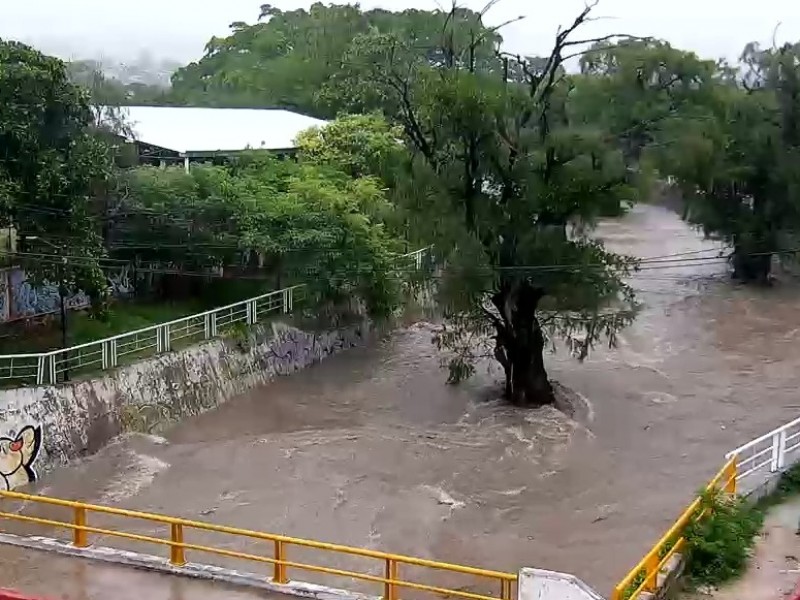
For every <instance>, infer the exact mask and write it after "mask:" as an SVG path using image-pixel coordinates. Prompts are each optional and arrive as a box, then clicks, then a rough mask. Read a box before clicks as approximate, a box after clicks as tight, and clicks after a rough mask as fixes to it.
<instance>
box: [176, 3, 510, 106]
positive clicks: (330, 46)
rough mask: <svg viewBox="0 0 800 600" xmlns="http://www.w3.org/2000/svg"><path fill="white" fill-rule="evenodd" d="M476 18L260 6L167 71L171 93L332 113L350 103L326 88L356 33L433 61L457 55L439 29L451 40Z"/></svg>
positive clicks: (179, 98) (342, 68)
mask: <svg viewBox="0 0 800 600" xmlns="http://www.w3.org/2000/svg"><path fill="white" fill-rule="evenodd" d="M477 17H479V15H477V13H474V12H472V11H469V10H466V9H459V10H458V11H456V12H455V13H453V14H451V13H447V12H443V11H438V10H437V11H424V10H411V9H409V10H405V11H402V12H392V11H387V10H381V9H376V10H370V11H362V10H361V8H360V7H358V6H357V5H336V4H332V5H324V4H322V3H315V4H313V5H312V6H311V7H310V8H309V9H308V10H306V9H297V10H291V11H283V10H280V9H278V8H276V7H273V6H271V5H263V6H262V7H261V14H260V17H259V22H257V23H255V24H252V25H250V24H247V23H243V22H237V23H233V24H232V25H231V34H230V35H229V36H227V37H222V38H218V37H214V38H212V39H211V40H210V41H209V43H208V45H207V46H206V52H205V55H204V56H203V58H202V59H201V60H199V61H198V62H196V63H192V64H190V65H187V66H186V67H184V68H182V69H179V70H178V71H177V72H176V73H175V75H174V76H173V79H172V84H173V90H172V97H173V99H174V101H176V102H179V103H184V104H191V105H204V106H243V107H276V106H280V107H283V108H289V109H294V110H297V111H298V112H301V113H306V114H310V115H315V116H319V117H333V116H335V115H336V114H337V113H338V112H340V111H341V110H343V109H349V110H351V111H353V109H354V108H355V107H354V105H353V104H352V102H350V101H349V100H350V99H347V98H344V97H342V96H341V95H340V94H331V93H329V91H328V87H329V86H330V85H331V84H332V83H333V82H334V80H336V81H339V80H340V79H341V77H340V75H342V74H343V72H346V71H347V64H346V62H347V56H348V53H349V52H351V50H352V48H353V46H354V45H357V44H358V40H359V39H360V37H361V36H364V35H367V34H370V35H372V34H381V33H391V34H392V35H395V36H398V37H400V38H402V39H404V40H405V41H407V42H408V44H407V48H408V49H409V50H410V51H411V52H413V53H414V54H415V55H416V56H418V57H419V58H420V60H424V61H427V62H429V63H431V64H435V63H439V62H445V61H448V60H455V59H456V58H457V57H453V56H449V55H448V54H447V53H446V52H445V51H443V49H442V46H441V44H439V43H438V42H439V39H440V35H441V32H442V30H443V29H447V30H448V31H449V32H452V33H453V35H454V36H456V38H458V36H459V35H463V34H464V33H465V32H466V31H468V24H470V23H472V22H473V21H475V19H476V18H477ZM484 35H485V41H484V43H483V44H481V45H480V48H481V49H483V50H484V51H483V52H482V54H481V55H482V56H483V57H486V58H490V57H493V48H494V43H495V42H496V41H498V40H499V36H497V35H496V34H494V33H492V32H491V31H489V30H484ZM460 42H461V40H459V39H455V40H454V44H458V45H460ZM459 60H460V59H459ZM362 100H365V99H363V98H362ZM381 107H382V106H381V104H380V99H379V98H371V99H369V102H368V103H366V104H365V103H363V102H362V103H361V104H360V105H359V106H358V107H357V108H358V112H363V111H366V112H368V111H370V110H372V109H375V108H381Z"/></svg>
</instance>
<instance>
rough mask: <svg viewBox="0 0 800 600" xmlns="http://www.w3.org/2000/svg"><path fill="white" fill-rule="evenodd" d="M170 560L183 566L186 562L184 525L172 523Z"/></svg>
mask: <svg viewBox="0 0 800 600" xmlns="http://www.w3.org/2000/svg"><path fill="white" fill-rule="evenodd" d="M170 541H171V542H172V543H171V544H170V547H169V562H171V563H172V564H173V565H177V566H179V567H182V566H183V565H185V564H186V554H185V553H184V547H183V525H181V524H180V523H172V525H171V526H170Z"/></svg>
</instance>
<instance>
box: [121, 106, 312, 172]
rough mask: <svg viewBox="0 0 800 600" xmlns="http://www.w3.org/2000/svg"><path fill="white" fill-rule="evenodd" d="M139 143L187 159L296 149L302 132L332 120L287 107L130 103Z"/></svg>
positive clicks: (128, 115)
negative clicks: (318, 117) (221, 106)
mask: <svg viewBox="0 0 800 600" xmlns="http://www.w3.org/2000/svg"><path fill="white" fill-rule="evenodd" d="M122 114H123V115H124V116H125V120H126V123H127V124H128V125H129V126H130V127H131V129H132V130H133V138H134V140H135V141H136V142H139V143H141V144H146V145H148V146H154V147H156V148H159V149H163V150H166V151H168V152H171V153H174V154H177V155H178V156H179V157H180V158H183V159H185V162H186V164H187V165H188V161H189V159H190V158H203V157H213V156H225V155H228V154H235V153H237V152H242V151H244V150H259V149H261V150H270V151H273V152H278V151H284V152H286V151H291V150H293V149H294V148H295V147H296V146H295V143H294V140H295V138H296V137H297V135H298V134H299V133H300V132H301V131H304V130H306V129H308V128H310V127H314V126H321V125H325V124H326V123H327V121H322V120H320V119H314V118H312V117H307V116H305V115H301V114H298V113H294V112H291V111H288V110H282V109H247V108H192V107H179V106H126V107H123V108H122Z"/></svg>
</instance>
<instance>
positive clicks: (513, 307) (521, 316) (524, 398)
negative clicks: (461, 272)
mask: <svg viewBox="0 0 800 600" xmlns="http://www.w3.org/2000/svg"><path fill="white" fill-rule="evenodd" d="M541 297H542V293H541V291H540V290H538V289H536V288H534V287H532V286H531V285H529V284H523V285H522V286H521V287H519V288H518V289H517V290H515V293H514V294H505V293H499V294H498V295H496V296H495V299H494V302H495V306H496V307H498V310H500V313H501V315H503V319H502V322H501V323H497V324H496V326H497V336H496V337H495V343H496V346H495V357H496V358H497V360H498V362H499V363H500V364H501V365H502V366H503V370H504V371H505V396H506V398H507V399H508V400H509V401H510V402H511V403H512V404H515V405H517V406H543V405H546V404H553V403H554V402H555V397H554V395H553V387H552V386H551V385H550V380H549V379H548V377H547V370H546V369H545V366H544V349H545V338H544V333H543V332H542V328H541V325H540V324H539V320H538V319H537V317H536V309H537V307H538V303H539V300H540V299H541Z"/></svg>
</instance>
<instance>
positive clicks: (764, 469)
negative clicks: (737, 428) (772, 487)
mask: <svg viewBox="0 0 800 600" xmlns="http://www.w3.org/2000/svg"><path fill="white" fill-rule="evenodd" d="M734 456H735V457H736V465H737V475H736V480H737V481H743V480H747V484H748V485H746V486H745V487H746V488H747V487H749V488H752V487H756V486H758V485H759V484H760V483H763V482H764V481H766V480H767V479H769V478H770V476H771V475H772V474H774V473H779V472H781V471H784V470H785V469H787V468H788V467H790V466H792V465H793V464H794V463H795V462H797V461H798V460H800V418H798V419H795V420H794V421H790V422H789V423H786V424H785V425H782V426H780V427H778V428H777V429H774V430H773V431H770V432H769V433H767V434H765V435H762V436H761V437H759V438H756V439H754V440H752V441H751V442H748V443H746V444H744V445H743V446H740V447H739V448H736V450H733V451H731V452H728V454H726V455H725V458H726V459H730V458H732V457H734Z"/></svg>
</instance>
